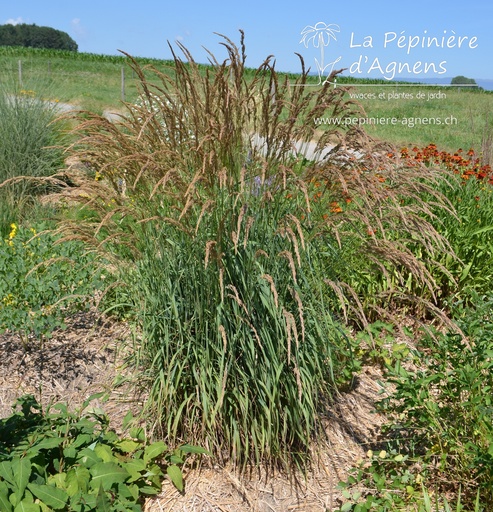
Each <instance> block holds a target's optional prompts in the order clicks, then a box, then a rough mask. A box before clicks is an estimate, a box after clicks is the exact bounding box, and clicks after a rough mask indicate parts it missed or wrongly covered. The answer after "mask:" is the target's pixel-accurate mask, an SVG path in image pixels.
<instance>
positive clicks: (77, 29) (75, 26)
mask: <svg viewBox="0 0 493 512" xmlns="http://www.w3.org/2000/svg"><path fill="white" fill-rule="evenodd" d="M70 23H71V25H72V30H73V32H74V34H76V35H78V36H84V35H85V34H86V29H85V28H84V26H83V25H81V23H80V18H74V19H73V20H72V21H71V22H70Z"/></svg>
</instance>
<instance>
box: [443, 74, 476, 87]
mask: <svg viewBox="0 0 493 512" xmlns="http://www.w3.org/2000/svg"><path fill="white" fill-rule="evenodd" d="M450 83H451V84H452V85H467V86H468V88H472V89H477V87H478V85H477V84H476V80H474V78H467V77H465V76H463V75H458V76H454V78H452V81H451V82H450Z"/></svg>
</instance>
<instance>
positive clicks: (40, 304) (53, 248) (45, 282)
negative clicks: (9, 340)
mask: <svg viewBox="0 0 493 512" xmlns="http://www.w3.org/2000/svg"><path fill="white" fill-rule="evenodd" d="M38 228H39V229H41V230H42V229H43V228H42V225H40V226H38ZM56 241H57V237H56V236H55V235H53V234H51V233H49V232H43V231H41V232H40V233H37V232H36V229H35V228H32V227H31V228H27V227H24V226H17V224H15V223H12V224H11V227H10V233H9V235H8V237H7V238H6V239H4V240H0V330H2V331H3V330H6V329H8V330H10V331H15V332H18V333H19V334H20V335H21V338H22V340H23V343H24V345H25V347H27V345H28V339H29V337H30V336H34V337H35V338H37V339H38V340H40V341H42V340H43V338H45V337H49V336H50V335H51V333H52V331H53V329H55V328H57V327H63V325H64V324H63V320H64V317H66V316H67V315H68V314H69V313H70V312H72V311H74V310H75V309H79V308H83V307H85V306H86V305H88V304H89V303H90V302H91V299H92V297H93V295H94V292H95V290H97V289H98V288H99V289H100V288H101V287H102V284H103V282H104V278H105V276H106V277H108V278H109V277H110V276H109V275H108V272H106V274H105V273H103V272H104V271H102V270H101V269H100V268H98V267H97V265H96V262H95V259H94V256H93V255H92V254H89V253H86V252H84V247H83V245H82V244H81V243H80V242H77V241H66V242H61V243H58V244H57V243H56Z"/></svg>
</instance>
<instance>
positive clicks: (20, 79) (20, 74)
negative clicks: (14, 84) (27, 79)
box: [19, 59, 22, 87]
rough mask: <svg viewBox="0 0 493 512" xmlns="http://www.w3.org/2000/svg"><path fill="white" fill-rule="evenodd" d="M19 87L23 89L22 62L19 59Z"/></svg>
mask: <svg viewBox="0 0 493 512" xmlns="http://www.w3.org/2000/svg"><path fill="white" fill-rule="evenodd" d="M19 85H20V86H21V87H22V61H21V60H20V59H19Z"/></svg>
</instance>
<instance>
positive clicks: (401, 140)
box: [0, 47, 493, 154]
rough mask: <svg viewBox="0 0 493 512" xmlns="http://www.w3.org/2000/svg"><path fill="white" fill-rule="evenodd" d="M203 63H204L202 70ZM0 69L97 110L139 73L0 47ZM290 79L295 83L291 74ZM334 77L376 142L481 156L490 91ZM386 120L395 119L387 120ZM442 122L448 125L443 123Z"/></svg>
mask: <svg viewBox="0 0 493 512" xmlns="http://www.w3.org/2000/svg"><path fill="white" fill-rule="evenodd" d="M137 60H138V62H139V63H140V64H142V65H151V66H153V67H155V68H157V69H158V70H161V71H164V70H165V69H167V68H168V67H169V65H170V64H172V62H171V61H163V60H158V59H145V58H138V59H137ZM19 63H20V64H19ZM19 66H20V67H21V72H20V73H19ZM206 67H207V66H205V65H204V69H206ZM0 70H1V72H0V84H2V85H3V86H10V87H12V86H16V87H17V86H19V85H20V86H21V88H22V89H24V90H32V91H35V92H36V93H39V94H40V95H42V96H43V97H49V98H50V99H54V100H57V101H60V102H64V103H71V104H74V105H77V106H80V107H81V108H83V109H87V110H90V111H94V112H97V113H102V112H103V111H104V110H117V111H118V110H121V107H122V99H125V100H126V101H134V100H135V98H136V97H137V77H136V75H135V73H134V72H133V71H132V69H131V68H130V66H129V62H128V58H127V57H125V56H124V55H121V56H108V55H96V54H88V53H73V52H65V51H59V50H41V49H29V48H9V47H3V48H0ZM252 73H253V70H252ZM20 74H21V77H20ZM122 76H123V77H124V80H122ZM247 76H248V75H247ZM291 78H293V81H294V76H293V77H290V80H291ZM20 79H21V80H22V83H21V84H19V81H20ZM340 82H341V83H343V85H341V86H348V87H350V91H349V92H348V94H347V99H351V96H350V95H351V94H353V95H361V94H362V95H364V97H362V98H361V99H358V100H357V101H358V102H360V103H361V105H362V107H363V109H364V112H365V113H364V114H362V117H364V118H366V117H367V118H369V119H372V120H373V121H372V123H373V124H365V129H366V131H367V132H368V133H369V134H370V135H371V136H373V137H375V138H377V139H381V140H385V141H391V142H393V143H395V144H397V145H399V146H410V147H412V146H414V145H417V146H425V145H427V144H429V143H435V144H436V145H437V146H438V148H439V149H440V150H446V151H452V152H454V151H456V150H457V149H459V148H463V149H465V150H467V149H469V148H471V147H472V148H474V150H475V151H476V153H478V154H479V153H480V152H481V151H484V150H485V147H484V144H483V139H485V138H488V135H489V134H490V133H491V132H493V92H488V91H474V90H466V89H464V88H463V89H460V90H459V89H457V88H452V87H443V88H439V87H429V86H428V87H425V86H423V87H421V86H413V87H407V86H406V87H402V86H395V87H389V86H388V84H384V83H383V82H382V83H380V84H375V85H369V84H368V83H366V82H365V83H364V84H363V85H361V82H360V84H358V83H356V84H347V83H344V82H347V80H341V81H340ZM392 95H393V96H392ZM396 95H397V97H396ZM432 95H435V97H432ZM392 118H395V119H396V120H397V124H394V125H392V124H391V121H390V119H392ZM404 118H405V119H406V120H407V121H409V120H411V124H412V121H413V120H414V126H412V127H411V125H410V122H407V124H402V123H403V121H402V120H403V119H404ZM416 118H418V119H416ZM375 119H378V121H375ZM382 119H386V120H387V121H386V123H387V124H382V121H381V120H382ZM423 119H425V120H424V121H423ZM448 119H449V120H450V121H451V123H450V124H445V122H446V120H448ZM405 122H406V121H405ZM377 123H379V124H377ZM424 123H426V124H424Z"/></svg>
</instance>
